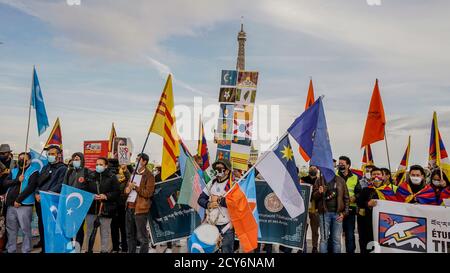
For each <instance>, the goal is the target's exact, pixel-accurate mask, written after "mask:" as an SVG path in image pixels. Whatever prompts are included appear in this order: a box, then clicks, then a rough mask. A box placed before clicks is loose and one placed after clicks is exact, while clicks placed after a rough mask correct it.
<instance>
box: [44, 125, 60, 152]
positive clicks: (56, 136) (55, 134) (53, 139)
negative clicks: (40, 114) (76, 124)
mask: <svg viewBox="0 0 450 273" xmlns="http://www.w3.org/2000/svg"><path fill="white" fill-rule="evenodd" d="M50 145H58V146H59V147H60V148H61V150H62V148H63V145H62V134H61V125H60V123H59V118H57V119H56V121H55V124H54V125H53V129H52V131H51V133H50V135H49V136H48V139H47V142H46V143H45V146H44V147H48V146H50Z"/></svg>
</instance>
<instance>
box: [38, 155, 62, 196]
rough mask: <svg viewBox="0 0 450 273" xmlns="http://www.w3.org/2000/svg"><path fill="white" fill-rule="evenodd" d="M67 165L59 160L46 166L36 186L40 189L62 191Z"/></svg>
mask: <svg viewBox="0 0 450 273" xmlns="http://www.w3.org/2000/svg"><path fill="white" fill-rule="evenodd" d="M66 171H67V167H66V165H65V164H64V163H62V162H58V163H55V164H48V165H47V166H45V167H44V168H43V169H42V171H41V174H40V175H39V182H38V186H37V188H36V192H38V191H51V192H56V193H60V192H61V187H62V183H63V181H64V176H65V175H66Z"/></svg>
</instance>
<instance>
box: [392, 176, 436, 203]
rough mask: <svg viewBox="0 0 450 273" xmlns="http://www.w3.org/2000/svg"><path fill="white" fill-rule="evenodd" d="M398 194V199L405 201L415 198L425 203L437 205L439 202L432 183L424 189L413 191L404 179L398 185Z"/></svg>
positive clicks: (418, 201) (408, 201)
mask: <svg viewBox="0 0 450 273" xmlns="http://www.w3.org/2000/svg"><path fill="white" fill-rule="evenodd" d="M396 196H397V201H399V202H404V203H410V202H411V201H413V200H415V201H417V203H419V204H425V205H436V204H437V203H438V198H436V194H435V192H434V189H433V188H432V187H431V186H430V185H425V186H424V187H423V189H421V190H420V191H418V192H417V193H413V192H412V190H411V187H410V186H409V183H408V182H407V181H403V182H402V183H400V185H398V189H397V192H396Z"/></svg>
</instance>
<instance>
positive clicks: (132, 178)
mask: <svg viewBox="0 0 450 273" xmlns="http://www.w3.org/2000/svg"><path fill="white" fill-rule="evenodd" d="M149 136H150V131H149V132H148V133H147V137H146V138H145V141H144V145H143V146H142V151H141V154H143V153H144V150H145V146H147V141H148V137H149ZM140 162H141V156H139V160H138V162H137V163H136V166H135V167H134V171H133V175H132V176H131V180H130V182H133V180H134V177H135V176H136V172H137V167H138V166H139V163H140Z"/></svg>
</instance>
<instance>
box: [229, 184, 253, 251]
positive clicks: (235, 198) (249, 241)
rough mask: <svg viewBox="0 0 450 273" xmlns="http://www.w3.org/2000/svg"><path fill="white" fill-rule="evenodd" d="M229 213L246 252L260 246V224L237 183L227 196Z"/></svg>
mask: <svg viewBox="0 0 450 273" xmlns="http://www.w3.org/2000/svg"><path fill="white" fill-rule="evenodd" d="M225 198H226V202H227V208H228V213H229V215H230V220H231V223H232V224H233V227H234V230H235V231H236V235H237V237H238V238H239V242H240V244H241V246H242V248H243V249H244V251H245V252H250V251H252V250H254V249H256V248H257V247H258V224H257V223H256V220H255V217H254V216H253V212H252V209H251V208H250V205H249V203H248V201H247V197H246V196H245V194H244V193H243V192H242V190H241V187H239V184H238V183H236V184H234V186H233V187H232V188H231V190H230V191H229V192H228V194H227V195H226V196H225Z"/></svg>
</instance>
